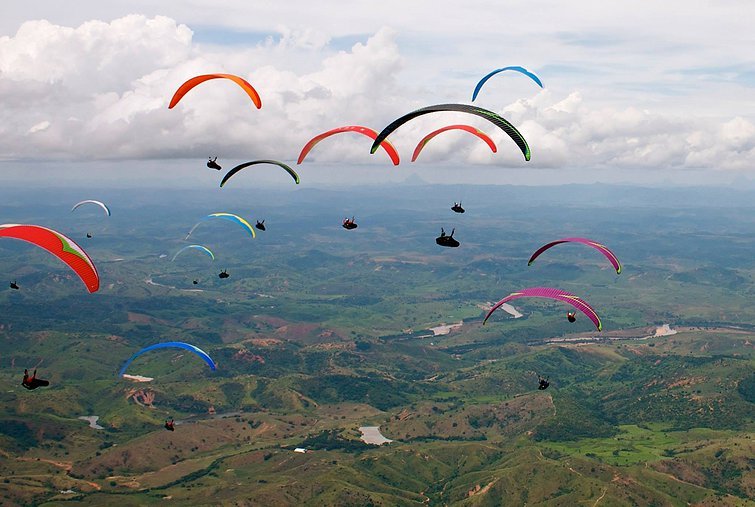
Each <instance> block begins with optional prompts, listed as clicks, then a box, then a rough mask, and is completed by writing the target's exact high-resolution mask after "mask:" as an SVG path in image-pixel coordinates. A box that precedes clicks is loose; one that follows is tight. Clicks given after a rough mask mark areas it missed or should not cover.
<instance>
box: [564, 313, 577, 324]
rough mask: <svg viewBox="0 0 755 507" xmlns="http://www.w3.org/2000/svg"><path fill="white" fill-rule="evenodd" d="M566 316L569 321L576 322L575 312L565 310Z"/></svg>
mask: <svg viewBox="0 0 755 507" xmlns="http://www.w3.org/2000/svg"><path fill="white" fill-rule="evenodd" d="M566 318H567V319H569V322H576V320H577V314H576V313H575V312H567V313H566Z"/></svg>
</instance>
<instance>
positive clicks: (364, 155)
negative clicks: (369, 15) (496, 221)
mask: <svg viewBox="0 0 755 507" xmlns="http://www.w3.org/2000/svg"><path fill="white" fill-rule="evenodd" d="M200 3H201V2H200ZM441 10H442V9H441ZM347 11H348V9H347ZM349 12H351V11H349ZM351 15H353V16H355V19H356V17H358V16H357V15H356V14H355V13H353V12H352V13H351ZM463 15H464V14H462V15H461V16H463ZM627 15H629V16H631V14H627ZM565 16H566V17H567V18H569V16H571V14H565ZM294 18H295V19H298V18H297V17H296V16H294ZM483 18H484V17H483ZM398 19H399V21H398V22H397V24H398V25H403V24H404V23H405V20H401V18H398ZM436 21H437V22H438V26H434V25H433V26H431V25H427V26H425V28H424V30H426V31H427V33H429V32H432V33H435V34H437V33H438V30H440V29H441V28H443V27H445V26H447V20H436ZM303 23H304V21H300V22H292V23H290V24H285V25H284V24H280V23H277V24H270V25H269V26H270V27H273V26H274V27H276V28H275V30H276V31H277V33H278V34H279V36H278V37H276V38H272V39H271V38H268V39H263V40H261V41H260V42H259V44H256V45H252V46H249V45H242V46H235V45H234V46H221V45H217V44H205V43H203V44H198V43H196V42H194V40H193V35H192V30H191V29H190V28H189V27H188V26H186V25H183V24H180V23H179V22H177V21H175V20H174V19H171V18H168V17H165V16H156V17H153V18H149V17H146V16H143V15H128V16H125V17H122V18H118V19H114V20H113V21H111V22H102V21H86V22H84V23H81V24H80V25H79V26H77V27H66V26H60V25H55V24H53V23H51V22H48V21H29V22H26V23H24V24H23V25H21V27H20V28H19V29H18V31H17V32H16V33H15V35H13V36H6V37H0V93H2V95H3V97H4V98H5V97H7V98H8V99H7V100H3V102H2V103H0V152H1V153H3V157H4V158H5V159H47V160H58V159H67V160H96V159H165V158H195V159H200V160H203V159H204V157H206V156H208V155H211V154H212V155H220V156H221V159H250V158H276V159H281V160H286V161H292V160H295V159H296V157H297V156H298V154H299V150H300V149H301V147H302V146H303V145H304V144H305V143H306V142H307V141H308V140H309V139H310V138H311V137H313V136H314V135H316V134H318V133H320V132H323V131H325V130H328V129H330V128H334V127H337V126H342V125H347V124H361V125H365V126H369V127H372V128H374V129H376V130H380V129H381V128H382V127H383V126H385V125H386V124H387V123H388V122H389V121H391V120H393V119H394V118H396V117H397V116H400V115H402V114H404V113H405V112H408V111H410V110H412V109H414V108H417V107H422V106H425V105H429V104H432V103H441V102H446V101H465V102H466V101H468V100H469V95H470V94H471V91H472V89H473V87H474V83H475V82H476V79H479V77H480V76H478V75H476V74H475V75H471V74H472V73H470V70H469V69H475V72H476V71H477V70H479V69H483V68H486V67H485V65H487V63H485V62H492V61H493V60H492V57H491V56H484V57H483V58H482V59H481V62H474V63H470V62H464V63H463V64H461V65H460V66H458V67H457V66H456V65H457V64H459V60H458V58H459V56H458V55H456V56H455V59H454V62H451V61H448V62H443V58H442V57H443V56H448V54H449V52H448V46H445V47H443V46H442V47H441V48H440V49H444V51H439V52H438V54H436V53H435V52H434V50H432V49H431V50H430V51H429V52H428V54H427V55H426V56H425V55H423V56H422V57H421V58H417V57H416V54H417V52H418V51H419V50H418V49H417V47H415V46H414V45H413V43H412V41H411V37H412V36H413V35H414V33H413V32H407V31H402V30H398V29H394V28H388V27H383V28H380V27H378V28H375V29H374V30H373V31H372V32H371V34H372V35H370V36H365V37H363V38H361V42H356V43H354V44H351V45H350V47H348V48H346V49H340V50H339V49H338V48H339V47H340V46H338V44H336V43H335V42H334V39H333V37H334V36H336V35H342V34H340V33H337V32H336V31H335V30H334V29H333V27H332V26H331V25H329V24H328V23H325V24H323V25H322V27H320V25H316V27H315V26H314V25H313V27H306V26H303ZM490 23H492V21H491V20H488V19H483V20H482V21H481V27H480V34H482V33H484V32H485V31H486V30H488V29H489V26H488V25H489V24H490ZM534 23H535V25H537V23H538V22H537V21H534ZM690 23H692V24H693V25H695V24H696V23H697V21H696V20H693V21H690ZM357 24H358V23H357ZM361 26H364V25H359V27H361ZM370 26H371V25H370ZM448 26H449V34H450V36H451V37H455V36H456V35H457V34H458V26H456V25H453V26H454V27H455V28H451V27H450V26H451V25H448ZM507 27H508V28H511V27H509V26H508V25H507ZM656 28H657V27H655V25H653V26H649V27H647V31H648V32H651V33H653V32H654V31H655V30H656ZM512 30H513V34H512V35H510V36H511V37H515V36H516V34H517V31H519V30H521V27H513V28H512ZM427 33H423V34H418V35H417V36H418V37H421V36H426V35H427ZM441 33H442V32H441ZM477 35H478V34H467V35H466V38H469V39H472V42H469V41H467V42H465V43H464V44H462V45H460V47H459V53H460V54H462V55H463V54H465V52H466V51H468V47H471V46H467V44H474V43H476V44H478V47H479V43H480V42H479V40H477V39H476V37H477ZM499 36H500V34H499ZM622 36H623V35H622V34H621V33H618V34H616V37H617V38H619V39H620V38H621V37H622ZM561 37H562V39H564V40H569V41H570V42H564V44H565V45H567V46H569V45H572V46H573V45H579V44H581V45H582V46H581V47H582V49H583V50H584V51H586V52H587V53H588V54H589V56H590V57H595V58H596V59H597V63H605V62H607V61H608V56H606V55H603V54H602V52H603V51H604V50H605V49H606V45H610V44H609V43H607V42H605V41H603V42H600V39H599V38H597V39H596V40H598V42H595V41H581V42H575V41H574V40H572V39H568V37H566V36H563V35H562V36H561ZM732 37H733V36H732ZM679 39H680V40H684V41H685V43H691V42H690V41H689V39H688V38H685V37H680V38H679ZM418 40H419V39H418ZM428 40H431V41H432V40H433V39H432V35H430V38H429V39H428ZM475 40H477V42H475ZM680 43H681V42H680ZM534 44H535V45H540V44H541V42H534ZM591 44H597V45H598V46H601V48H600V50H597V49H596V48H594V47H592V46H590V45H591ZM662 50H663V51H665V49H662ZM563 51H564V49H563V48H562V47H554V48H553V52H554V53H556V54H558V55H563V54H564V53H563ZM668 51H672V50H671V49H668ZM708 52H709V53H711V54H712V55H714V56H718V54H719V53H718V52H717V51H714V50H710V51H708ZM482 53H483V54H486V53H485V52H482ZM609 53H610V51H609ZM518 54H521V55H524V53H518ZM616 54H617V55H618V56H617V57H616V58H617V59H618V60H620V61H621V62H625V60H623V57H622V56H621V54H620V52H617V53H616ZM572 55H573V53H572ZM495 58H496V64H495V65H490V66H489V67H487V68H488V69H489V68H494V67H495V66H499V65H500V59H501V58H505V59H506V60H508V58H509V57H508V56H506V55H504V56H501V55H498V56H496V57H495ZM571 58H573V56H571V57H569V58H566V59H565V60H566V61H567V62H571V61H572V60H571ZM635 58H636V55H635ZM536 60H537V61H540V62H543V61H545V55H544V54H540V55H539V56H538V57H537V58H536ZM738 61H739V62H740V63H741V62H742V57H739V60H738ZM706 62H707V60H706ZM513 63H517V64H518V63H524V62H522V61H520V60H519V58H517V59H516V61H515V62H513ZM577 63H578V64H579V65H588V66H591V65H595V62H589V61H588V60H582V61H580V62H575V64H577ZM428 65H444V67H443V68H436V69H434V70H432V69H429V67H428ZM527 66H528V67H529V68H531V69H533V70H536V69H537V67H533V66H530V65H527ZM631 67H632V68H631V69H630V70H629V71H623V70H622V71H616V70H615V67H610V68H607V69H605V72H607V73H608V72H617V73H618V75H619V79H622V78H624V77H626V79H628V80H637V81H636V83H635V84H636V85H640V84H642V85H643V86H651V85H649V84H648V83H649V82H648V81H643V82H640V81H639V79H640V77H641V76H640V75H639V73H638V72H637V70H638V63H637V61H636V60H633V61H632V63H631ZM651 67H652V68H650V69H649V70H648V72H650V73H653V74H654V76H656V77H657V76H658V75H660V74H659V72H660V73H662V70H658V68H660V67H662V65H652V66H651ZM457 69H460V72H461V74H454V72H455V71H456V70H457ZM593 69H594V67H593ZM612 69H614V70H612ZM536 71H537V70H536ZM209 72H229V73H234V74H239V75H241V76H242V77H244V78H245V79H247V80H248V81H250V82H251V83H252V85H253V86H255V88H257V90H258V91H259V93H260V95H261V97H262V102H263V108H262V109H260V110H257V109H256V108H254V107H253V106H252V104H251V102H250V101H249V99H248V97H247V96H246V95H245V94H244V93H243V92H242V91H241V90H240V89H238V88H237V87H236V85H235V84H233V83H231V82H229V81H213V82H210V83H207V84H203V85H200V86H199V87H197V88H196V89H194V90H192V91H191V92H190V93H189V94H187V96H186V97H185V98H184V99H183V100H182V101H181V102H180V103H179V105H178V106H177V107H176V108H174V109H173V110H168V109H167V103H168V101H169V99H170V97H171V96H172V94H173V92H174V91H175V89H176V88H177V87H178V86H179V85H180V84H181V83H182V82H183V81H185V80H186V79H187V78H189V77H191V76H193V75H196V74H204V73H209ZM625 72H626V73H625ZM468 73H469V74H470V75H467V74H468ZM462 74H463V75H462ZM480 74H482V72H480ZM578 75H579V74H578V73H576V74H569V75H564V74H563V73H562V72H561V71H558V70H554V71H553V74H551V75H549V76H544V75H541V77H542V78H543V81H544V82H545V85H546V89H545V90H541V89H539V88H537V87H536V86H533V85H532V83H531V81H529V80H528V79H524V78H522V79H521V80H517V79H515V77H513V76H503V75H499V76H496V77H495V78H493V79H491V80H490V81H489V82H488V83H487V84H486V85H485V89H484V90H483V93H481V95H480V97H479V98H478V100H477V103H479V105H481V106H482V107H487V108H490V109H494V110H496V111H499V112H501V114H503V116H504V117H506V118H507V119H508V120H509V121H511V123H512V124H514V125H515V126H517V128H518V129H519V130H520V131H521V132H522V134H523V135H524V136H525V138H527V140H528V142H529V145H530V147H531V150H532V161H531V162H529V163H526V162H524V161H523V158H522V156H521V153H520V152H519V151H518V149H517V148H516V145H514V143H513V142H512V141H511V139H509V138H508V137H507V136H506V135H505V134H504V133H503V132H501V131H500V130H498V129H495V128H494V127H493V126H492V125H491V124H490V123H487V122H485V121H484V120H482V119H480V118H476V117H470V116H469V115H459V114H450V113H442V114H438V115H426V116H423V117H421V118H418V119H417V120H415V121H412V122H411V123H409V124H407V125H405V126H403V127H401V128H400V129H399V130H397V131H396V133H395V134H394V135H392V136H391V140H392V141H393V143H394V145H395V146H396V147H397V149H398V150H399V153H400V155H401V157H402V164H409V163H410V162H409V161H410V158H411V153H412V150H413V149H414V147H415V145H416V143H417V141H418V140H419V139H421V138H422V137H423V136H424V135H425V134H426V133H428V132H429V131H430V130H434V129H436V128H438V127H440V126H441V125H443V124H446V123H451V122H454V123H469V124H472V125H474V126H477V127H478V128H481V129H482V130H484V131H485V132H486V133H488V134H489V135H491V137H492V138H493V139H494V141H495V142H496V144H497V145H498V153H497V154H492V153H490V150H489V149H488V147H487V146H486V145H485V144H484V143H482V142H481V141H480V140H479V139H476V138H474V137H473V136H469V135H461V134H459V135H452V134H444V135H443V137H439V138H438V139H436V140H434V141H433V142H432V144H431V145H430V146H429V147H428V149H426V151H424V152H423V154H422V156H421V157H420V159H419V160H418V162H417V164H415V166H416V167H417V168H420V169H421V168H422V167H423V166H424V167H427V166H428V165H430V164H435V163H442V162H450V163H457V164H465V165H471V166H486V165H488V166H501V167H512V168H532V169H547V168H568V167H571V168H574V167H584V168H623V169H633V168H645V169H657V170H665V169H684V168H707V169H734V170H748V169H749V170H755V127H754V126H753V122H752V120H751V119H750V118H751V116H750V114H751V113H748V112H742V113H741V114H739V115H731V114H729V115H727V114H725V113H721V115H719V116H710V115H709V114H705V115H703V114H701V112H700V110H703V111H705V112H706V113H708V112H709V111H711V110H713V109H715V107H705V108H700V110H698V109H697V108H696V106H697V105H698V102H694V103H693V104H692V106H691V107H675V106H673V105H674V104H680V103H682V102H683V99H684V97H675V98H671V99H669V102H668V103H665V104H664V105H663V106H662V107H655V103H654V100H653V99H652V98H651V99H648V97H649V95H647V94H646V93H645V92H638V93H637V95H636V97H637V99H638V100H636V101H634V100H632V96H631V95H629V94H628V93H627V90H628V89H629V88H631V86H630V87H629V88H624V89H623V91H621V92H620V93H616V92H615V91H610V87H609V91H608V92H606V94H607V95H609V96H610V100H609V99H607V98H606V96H604V95H603V94H602V93H600V92H597V91H596V90H597V89H598V87H599V86H600V84H595V83H593V82H592V80H593V78H595V79H596V80H597V81H598V82H599V83H602V82H604V78H603V77H601V76H600V75H598V74H593V75H591V76H590V77H589V78H587V79H586V80H585V83H584V85H583V84H582V83H579V82H578V81H576V80H575V76H578ZM595 76H597V77H595ZM678 76H679V74H675V75H674V79H676V78H678ZM559 77H562V78H563V80H559ZM724 78H725V79H730V78H731V75H729V78H726V77H725V76H724ZM614 79H617V78H616V77H614ZM687 79H691V78H689V77H688V78H687ZM704 79H705V80H708V79H711V76H710V75H709V74H704ZM706 82H707V81H706ZM635 84H632V86H635ZM726 84H727V86H729V85H730V83H726ZM716 90H718V88H716ZM622 94H623V97H624V100H617V97H620V96H622ZM518 97H522V98H518ZM496 105H497V106H496ZM672 106H673V107H672ZM723 110H724V112H725V111H728V110H729V108H728V107H724V108H723ZM370 145H371V142H370V140H369V139H367V138H360V137H357V136H355V135H352V134H343V135H342V136H338V137H334V138H330V139H328V140H327V141H324V142H323V144H322V145H318V146H317V147H316V148H315V149H314V150H313V152H312V153H311V154H310V156H309V157H308V159H307V161H306V162H305V164H317V163H333V164H336V163H344V164H348V163H351V164H374V165H379V166H388V167H390V163H389V162H388V159H387V157H384V156H383V155H381V154H380V153H377V154H376V155H374V156H371V155H370V154H369V146H370ZM463 170H464V171H469V170H471V169H469V168H468V167H465V168H464V169H463Z"/></svg>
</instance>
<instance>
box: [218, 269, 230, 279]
mask: <svg viewBox="0 0 755 507" xmlns="http://www.w3.org/2000/svg"><path fill="white" fill-rule="evenodd" d="M229 276H231V275H229V274H228V273H227V272H226V270H225V269H224V270H223V271H221V272H220V273H219V274H218V277H220V278H228V277H229Z"/></svg>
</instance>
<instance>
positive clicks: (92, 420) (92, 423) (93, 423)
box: [79, 415, 105, 430]
mask: <svg viewBox="0 0 755 507" xmlns="http://www.w3.org/2000/svg"><path fill="white" fill-rule="evenodd" d="M99 418H100V416H98V415H82V416H80V417H79V419H81V420H82V421H87V422H88V423H89V427H90V428H93V429H95V430H104V429H105V428H104V427H102V426H100V425H99V424H97V420H98V419H99Z"/></svg>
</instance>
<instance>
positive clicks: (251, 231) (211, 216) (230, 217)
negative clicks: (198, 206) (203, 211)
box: [184, 212, 257, 240]
mask: <svg viewBox="0 0 755 507" xmlns="http://www.w3.org/2000/svg"><path fill="white" fill-rule="evenodd" d="M217 218H219V219H221V220H228V221H230V222H233V223H235V224H238V225H240V226H241V227H242V228H243V229H244V230H245V231H246V232H247V233H249V235H250V236H251V237H252V238H256V237H257V234H256V233H255V232H254V227H252V226H251V224H249V222H247V221H246V220H244V219H243V218H241V217H240V216H238V215H235V214H233V213H225V212H219V213H210V214H209V215H207V216H206V217H204V218H203V219H202V220H200V221H199V222H197V223H196V225H195V226H194V227H192V228H191V230H190V231H189V234H187V235H186V237H185V238H184V240H187V239H189V236H191V234H192V233H193V232H194V230H195V229H196V228H197V227H199V226H200V225H201V224H203V223H204V222H206V221H207V220H214V219H217Z"/></svg>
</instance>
